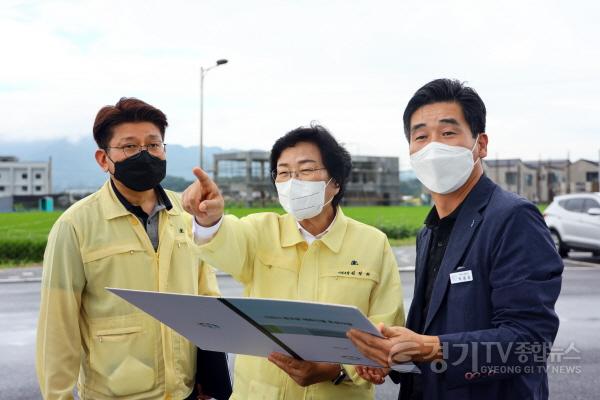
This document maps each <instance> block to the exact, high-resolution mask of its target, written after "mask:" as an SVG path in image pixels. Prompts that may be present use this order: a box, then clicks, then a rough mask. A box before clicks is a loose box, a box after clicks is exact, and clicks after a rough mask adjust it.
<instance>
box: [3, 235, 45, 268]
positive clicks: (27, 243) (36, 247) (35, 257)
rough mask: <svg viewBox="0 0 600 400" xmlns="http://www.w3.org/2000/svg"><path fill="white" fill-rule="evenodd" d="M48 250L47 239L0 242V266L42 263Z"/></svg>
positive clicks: (5, 239) (4, 240)
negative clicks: (46, 249) (45, 251)
mask: <svg viewBox="0 0 600 400" xmlns="http://www.w3.org/2000/svg"><path fill="white" fill-rule="evenodd" d="M45 248H46V240H45V239H7V238H3V239H1V240H0V264H21V263H31V262H41V261H42V259H43V258H44V250H45Z"/></svg>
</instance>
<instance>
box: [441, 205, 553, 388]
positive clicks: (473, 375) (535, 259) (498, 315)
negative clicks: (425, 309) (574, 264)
mask: <svg viewBox="0 0 600 400" xmlns="http://www.w3.org/2000/svg"><path fill="white" fill-rule="evenodd" d="M491 251H492V252H491V254H490V256H489V258H488V259H489V260H490V263H491V265H490V268H489V284H490V290H491V304H492V320H491V322H492V325H493V328H491V329H485V330H479V331H472V332H462V333H452V334H445V335H440V342H441V343H442V347H443V351H444V361H445V365H444V367H445V368H446V371H445V373H446V381H447V383H448V387H456V386H461V385H464V384H467V383H471V382H473V383H475V382H482V381H485V380H488V379H503V378H506V377H508V376H510V375H512V374H514V373H519V371H520V373H526V372H527V371H532V372H535V368H538V367H541V366H544V365H545V362H546V358H547V356H548V355H549V351H550V350H549V349H550V348H551V346H552V342H553V341H554V339H555V337H556V333H557V331H558V325H559V320H558V316H557V315H556V313H555V311H554V304H555V303H556V300H557V298H558V295H559V293H560V288H561V275H562V271H563V263H562V260H561V258H560V257H559V255H558V253H557V252H556V250H555V248H554V244H553V242H552V240H551V238H550V234H549V231H548V229H547V227H546V224H545V222H544V219H543V217H542V215H541V214H540V212H539V211H538V209H537V208H536V207H535V206H534V205H532V204H530V203H521V204H520V205H519V206H518V207H517V208H516V209H515V210H514V211H513V212H512V213H511V215H510V216H509V217H508V218H507V221H506V223H505V224H504V227H503V228H502V229H501V230H500V232H499V234H498V237H497V240H496V242H495V245H494V246H493V247H492V250H491ZM512 376H514V375H512Z"/></svg>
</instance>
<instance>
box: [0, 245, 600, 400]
mask: <svg viewBox="0 0 600 400" xmlns="http://www.w3.org/2000/svg"><path fill="white" fill-rule="evenodd" d="M413 251H414V250H412V249H410V248H407V249H397V257H398V260H399V264H400V266H401V267H403V268H404V269H409V268H407V267H410V266H412V265H414V258H412V256H411V253H412V252H413ZM574 256H575V258H574V259H572V260H567V261H566V265H567V268H566V270H565V274H564V284H563V289H562V293H561V297H560V299H559V301H558V303H557V311H558V313H559V315H560V317H561V327H560V331H559V335H558V338H557V340H556V343H555V349H565V350H566V349H568V347H569V345H573V346H574V349H575V350H573V348H571V351H570V352H569V354H568V355H569V356H574V357H576V358H578V359H576V360H569V361H563V362H562V363H561V364H559V365H556V364H555V365H551V367H552V368H553V371H551V373H550V388H551V398H552V399H592V398H597V397H598V395H597V391H598V389H597V385H596V383H595V382H597V377H598V376H600V343H599V342H598V340H597V335H598V332H600V307H599V305H600V289H599V288H600V259H591V258H587V257H586V255H585V254H574ZM24 272H28V270H25V271H24ZM7 274H12V275H15V272H14V271H8V272H7V271H4V275H5V276H4V277H6V275H7ZM35 274H36V272H35V271H34V272H33V275H30V274H27V275H26V276H25V277H24V278H26V279H35ZM0 278H1V276H0ZM401 278H402V283H403V286H404V295H405V298H404V301H405V305H406V306H407V307H408V305H409V304H410V301H411V298H410V296H411V295H412V290H413V283H414V280H413V273H412V272H410V271H408V270H403V271H402V272H401ZM13 280H17V279H16V278H13ZM20 281H21V282H20V283H2V284H0V371H1V372H0V400H17V399H27V400H28V399H39V398H40V395H39V391H38V389H37V382H36V379H35V371H34V347H35V326H36V319H37V314H38V305H39V283H38V282H26V281H23V280H22V279H21V280H20ZM219 284H220V286H221V290H222V292H223V293H224V294H225V295H240V294H241V288H240V286H239V285H238V284H237V283H236V282H235V281H233V280H232V279H231V278H229V277H227V276H220V277H219ZM569 366H570V367H571V368H572V371H568V370H567V368H568V367H569ZM578 370H579V372H577V371H578ZM573 371H575V372H573ZM397 392H398V388H397V387H396V386H395V385H393V384H392V383H390V382H386V383H385V384H384V385H382V386H379V387H378V388H377V399H395V398H396V395H397Z"/></svg>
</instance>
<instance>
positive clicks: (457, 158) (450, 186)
mask: <svg viewBox="0 0 600 400" xmlns="http://www.w3.org/2000/svg"><path fill="white" fill-rule="evenodd" d="M478 138H479V136H477V139H478ZM477 139H475V144H474V145H473V148H472V149H471V150H470V151H469V149H467V148H464V147H462V146H450V145H447V144H443V143H439V142H431V143H429V144H428V145H427V146H425V147H423V148H422V149H421V150H419V151H417V152H416V153H413V154H411V156H410V164H411V166H412V167H413V170H414V171H415V175H416V176H417V178H418V179H419V180H420V181H421V183H422V184H423V185H425V187H427V189H429V190H431V191H432V192H434V193H439V194H448V193H452V192H455V191H456V190H458V189H459V188H460V187H461V186H462V185H464V184H465V182H466V181H467V179H469V176H470V175H471V172H472V171H473V167H474V166H475V162H474V161H473V150H475V146H477ZM477 162H479V158H478V159H477Z"/></svg>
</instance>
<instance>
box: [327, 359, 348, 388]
mask: <svg viewBox="0 0 600 400" xmlns="http://www.w3.org/2000/svg"><path fill="white" fill-rule="evenodd" d="M332 371H334V372H335V375H332V376H331V379H329V380H330V381H331V383H333V384H334V385H339V384H340V383H342V382H343V381H345V380H346V378H348V374H347V373H346V370H345V369H344V367H343V366H342V365H341V364H337V365H335V368H332Z"/></svg>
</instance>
